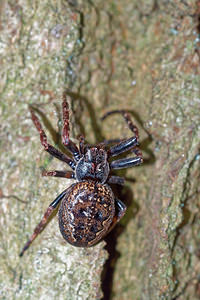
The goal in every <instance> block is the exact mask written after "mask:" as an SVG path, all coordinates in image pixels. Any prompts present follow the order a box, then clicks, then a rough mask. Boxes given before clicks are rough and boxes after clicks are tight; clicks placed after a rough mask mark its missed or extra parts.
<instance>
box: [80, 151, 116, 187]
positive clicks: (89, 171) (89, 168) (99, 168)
mask: <svg viewBox="0 0 200 300" xmlns="http://www.w3.org/2000/svg"><path fill="white" fill-rule="evenodd" d="M109 171H110V168H109V163H108V161H107V152H106V151H105V150H103V149H98V148H97V147H92V148H87V150H86V152H85V154H84V155H83V157H81V159H80V160H79V161H78V163H77V166H76V170H75V173H76V178H77V180H79V181H81V180H86V179H88V180H89V179H91V180H95V181H99V182H101V183H104V182H106V180H107V178H108V175H109Z"/></svg>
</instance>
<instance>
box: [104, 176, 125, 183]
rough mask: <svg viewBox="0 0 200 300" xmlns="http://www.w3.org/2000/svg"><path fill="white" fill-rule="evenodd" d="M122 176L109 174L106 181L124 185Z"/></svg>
mask: <svg viewBox="0 0 200 300" xmlns="http://www.w3.org/2000/svg"><path fill="white" fill-rule="evenodd" d="M124 181H125V180H124V178H122V177H120V176H115V175H113V176H109V177H108V180H107V182H108V183H111V184H119V185H124Z"/></svg>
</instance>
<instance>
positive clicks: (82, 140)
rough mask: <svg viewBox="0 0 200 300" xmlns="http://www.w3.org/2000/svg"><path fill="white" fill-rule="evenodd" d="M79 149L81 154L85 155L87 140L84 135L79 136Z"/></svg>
mask: <svg viewBox="0 0 200 300" xmlns="http://www.w3.org/2000/svg"><path fill="white" fill-rule="evenodd" d="M79 149H80V152H81V154H84V152H85V138H84V136H83V135H80V136H79Z"/></svg>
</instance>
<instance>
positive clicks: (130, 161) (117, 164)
mask: <svg viewBox="0 0 200 300" xmlns="http://www.w3.org/2000/svg"><path fill="white" fill-rule="evenodd" d="M131 152H133V153H135V154H136V156H135V157H128V158H122V159H118V160H114V161H112V162H111V163H110V169H124V168H130V167H134V166H138V165H141V164H142V163H143V156H142V152H141V150H140V149H139V148H137V147H136V148H135V149H132V151H131Z"/></svg>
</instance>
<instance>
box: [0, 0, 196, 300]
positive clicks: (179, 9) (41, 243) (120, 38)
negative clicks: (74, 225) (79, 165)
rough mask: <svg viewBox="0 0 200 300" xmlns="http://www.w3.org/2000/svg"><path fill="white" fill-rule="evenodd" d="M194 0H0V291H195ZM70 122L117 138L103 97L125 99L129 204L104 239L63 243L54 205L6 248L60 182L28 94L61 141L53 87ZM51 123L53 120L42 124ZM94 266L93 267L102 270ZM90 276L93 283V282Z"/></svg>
mask: <svg viewBox="0 0 200 300" xmlns="http://www.w3.org/2000/svg"><path fill="white" fill-rule="evenodd" d="M199 16H200V2H199V1H192V0H190V1H189V0H188V1H164V0H161V1H159V2H157V1H150V0H149V1H136V0H133V1H130V0H125V1H124V0H120V1H112V0H109V1H104V0H103V1H102V0H101V1H100V0H97V1H82V2H81V1H79V2H76V1H50V0H49V1H25V0H19V1H17V2H16V1H6V0H4V1H1V2H0V62H1V81H0V118H1V124H0V126H1V132H0V135H1V138H0V153H1V167H0V175H1V183H0V184H1V186H0V195H1V199H0V200H1V203H0V204H1V208H0V209H1V211H0V222H1V270H0V298H1V299H47V298H48V299H100V298H102V297H103V296H102V295H103V294H102V289H103V292H104V298H105V299H120V300H121V299H134V300H135V299H152V300H155V299H179V300H180V299H181V300H185V299H199V297H200V281H199V273H200V260H199V258H200V248H199V242H200V222H199V220H200V213H199V208H200V203H199V179H200V168H199V162H200V154H199V148H200V147H199V137H200V136H199V132H200V128H199V127H200V116H199V108H200V91H199V86H200V76H199V75H200V50H199V44H200V42H199V34H200V23H199ZM65 89H67V90H68V93H69V95H70V96H71V102H70V105H71V109H72V111H73V112H74V115H73V116H71V121H72V124H73V128H72V130H71V135H72V136H73V137H75V136H76V135H77V134H79V133H80V132H81V133H83V134H85V135H86V137H87V141H88V142H90V143H95V142H100V141H102V140H104V139H109V138H115V137H116V138H118V137H123V138H124V137H128V136H130V132H129V131H128V129H127V128H126V125H125V124H124V122H123V119H122V118H121V117H120V116H119V115H116V116H115V115H114V116H110V117H109V118H108V119H107V120H106V121H105V122H104V123H103V124H102V123H101V122H100V118H99V117H100V116H101V115H102V114H103V113H104V112H106V111H108V110H112V109H119V108H121V109H125V108H127V109H129V110H130V111H131V113H132V115H133V118H134V119H135V121H136V124H137V125H138V126H139V130H140V135H141V147H142V150H143V153H144V156H145V163H144V164H143V166H141V167H137V168H135V169H129V170H126V171H120V172H118V175H119V174H121V175H123V176H126V177H127V178H129V181H128V183H127V184H126V186H125V188H124V189H123V190H122V191H120V190H116V193H118V194H119V195H118V196H119V197H120V198H121V200H123V201H124V202H125V203H126V204H127V206H128V211H127V214H126V216H125V217H124V218H123V220H122V222H121V224H120V226H118V227H117V228H116V229H115V230H114V231H113V232H112V233H111V235H110V236H109V237H108V239H107V243H108V245H107V248H106V249H107V250H108V252H109V260H108V261H107V263H106V264H105V261H106V259H107V257H108V252H107V251H106V250H104V246H105V242H101V243H100V244H98V245H97V246H95V247H93V248H90V249H79V248H74V247H72V246H70V245H68V244H66V243H65V241H64V240H63V239H62V237H61V234H60V232H59V229H58V224H57V220H56V219H57V218H56V217H55V218H54V219H53V220H52V221H51V222H50V223H49V224H48V226H47V228H46V229H45V230H44V232H43V233H42V234H41V235H40V237H38V238H37V240H36V241H35V242H34V244H33V246H32V247H31V248H30V249H29V251H28V252H27V253H26V254H25V255H24V257H23V258H21V259H20V258H19V257H18V254H19V251H20V250H21V248H22V246H23V244H24V242H25V241H26V239H27V238H28V236H29V235H30V234H31V233H32V231H33V229H34V226H35V225H36V224H37V223H38V222H39V220H40V218H41V216H42V214H43V212H44V210H45V209H46V208H47V206H48V205H49V203H50V202H51V201H52V200H53V199H54V198H55V197H56V196H57V195H58V194H59V193H60V192H61V191H62V190H64V189H65V188H66V186H68V185H69V184H70V182H69V181H66V180H65V179H55V178H41V169H42V168H47V169H49V170H51V169H63V164H62V163H60V162H58V161H56V160H55V159H52V158H51V157H49V155H48V154H47V153H45V151H44V150H43V149H42V147H41V145H40V142H39V137H38V133H37V132H36V130H35V128H34V126H33V124H32V122H31V120H30V114H29V112H28V105H29V104H32V105H34V106H35V107H36V108H37V109H38V111H39V114H40V117H41V120H42V123H43V124H44V127H45V130H46V132H47V135H48V138H49V141H51V142H52V143H53V144H55V145H57V146H58V147H59V148H60V149H62V145H61V144H60V142H59V134H58V132H59V130H60V127H61V123H60V122H58V120H60V108H61V95H62V92H63V91H64V90H65ZM51 124H52V126H51ZM103 267H104V270H103ZM101 281H102V282H103V285H102V289H101Z"/></svg>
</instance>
